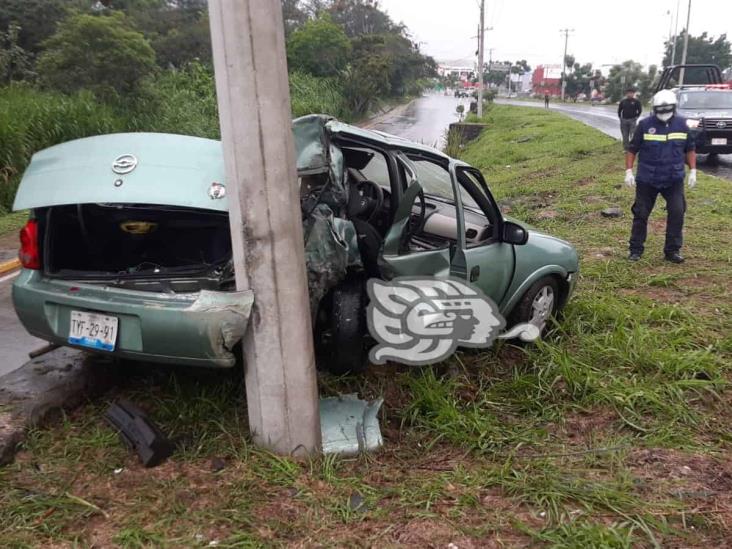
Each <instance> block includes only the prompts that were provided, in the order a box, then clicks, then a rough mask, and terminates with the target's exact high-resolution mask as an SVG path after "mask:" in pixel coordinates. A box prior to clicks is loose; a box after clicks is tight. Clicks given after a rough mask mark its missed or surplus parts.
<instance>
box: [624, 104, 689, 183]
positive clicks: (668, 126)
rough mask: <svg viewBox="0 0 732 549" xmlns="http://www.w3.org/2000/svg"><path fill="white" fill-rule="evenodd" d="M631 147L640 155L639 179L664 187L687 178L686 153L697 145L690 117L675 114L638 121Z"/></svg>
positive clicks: (639, 181)
mask: <svg viewBox="0 0 732 549" xmlns="http://www.w3.org/2000/svg"><path fill="white" fill-rule="evenodd" d="M628 150H629V151H630V152H633V153H635V154H637V155H638V171H637V173H636V176H635V178H636V181H638V183H645V184H648V185H652V186H654V187H657V188H663V187H670V186H671V185H673V184H674V183H679V182H683V181H684V176H685V175H686V173H685V170H684V163H685V162H686V153H688V152H689V151H693V150H695V144H694V137H693V136H692V134H691V132H690V131H689V128H688V127H687V126H686V118H684V117H682V116H679V115H674V116H673V117H672V118H671V120H669V121H668V122H661V121H660V120H659V119H658V118H657V117H656V116H655V115H651V116H649V117H647V118H644V119H643V120H641V121H640V122H638V127H637V128H636V130H635V134H634V135H633V140H632V141H631V142H630V145H629V146H628Z"/></svg>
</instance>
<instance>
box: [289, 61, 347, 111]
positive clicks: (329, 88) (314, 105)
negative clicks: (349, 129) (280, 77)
mask: <svg viewBox="0 0 732 549" xmlns="http://www.w3.org/2000/svg"><path fill="white" fill-rule="evenodd" d="M290 101H291V104H292V116H293V117H294V118H297V117H298V116H303V115H306V114H313V113H318V114H330V115H331V116H335V117H336V118H340V119H341V120H346V121H347V120H350V119H351V118H352V113H351V110H350V109H349V107H348V105H347V102H346V98H345V96H344V93H343V86H342V85H341V83H340V81H339V80H337V79H335V78H318V77H315V76H312V75H310V74H305V73H302V72H293V73H292V74H290Z"/></svg>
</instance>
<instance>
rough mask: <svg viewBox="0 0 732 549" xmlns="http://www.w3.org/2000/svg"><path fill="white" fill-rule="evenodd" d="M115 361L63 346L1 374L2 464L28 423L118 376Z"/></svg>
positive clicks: (68, 405)
mask: <svg viewBox="0 0 732 549" xmlns="http://www.w3.org/2000/svg"><path fill="white" fill-rule="evenodd" d="M114 372H115V370H114V367H113V366H112V363H111V362H109V361H107V360H104V359H99V358H95V357H92V356H89V355H87V354H86V353H84V352H82V351H77V350H74V349H68V348H61V349H57V350H55V351H53V352H50V353H48V354H45V355H43V356H40V357H37V358H35V359H33V360H31V361H29V362H27V363H26V364H24V365H23V366H21V367H20V368H18V369H17V370H14V371H12V372H10V373H9V374H5V375H4V376H1V377H0V465H5V464H7V463H10V462H12V461H13V458H14V457H15V454H16V452H17V449H18V445H19V444H20V443H21V442H22V441H23V439H24V438H25V432H26V429H27V428H28V427H31V426H33V425H37V424H38V423H40V422H42V421H43V420H44V419H45V418H47V417H48V416H49V415H50V414H51V413H53V412H54V411H56V410H59V409H61V408H63V409H70V408H73V407H74V406H77V405H79V404H80V403H82V402H83V401H84V400H85V399H86V398H87V397H89V396H91V395H94V394H99V393H100V392H102V391H103V390H104V389H106V388H107V387H108V386H109V383H110V381H111V380H112V379H114Z"/></svg>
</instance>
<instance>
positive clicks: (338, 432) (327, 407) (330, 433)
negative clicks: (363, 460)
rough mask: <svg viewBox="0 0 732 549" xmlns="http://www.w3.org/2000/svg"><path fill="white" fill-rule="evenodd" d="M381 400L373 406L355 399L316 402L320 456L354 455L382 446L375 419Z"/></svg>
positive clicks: (329, 399) (372, 403)
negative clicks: (318, 415) (321, 439)
mask: <svg viewBox="0 0 732 549" xmlns="http://www.w3.org/2000/svg"><path fill="white" fill-rule="evenodd" d="M383 402H384V399H383V398H378V399H376V400H374V401H373V402H368V401H365V400H361V399H359V398H358V397H357V396H356V395H340V396H337V397H329V398H321V399H320V430H321V432H322V437H323V453H324V454H345V455H354V454H359V453H361V452H367V451H369V450H376V449H377V448H379V447H381V445H382V444H383V443H384V439H383V438H382V436H381V429H380V428H379V420H378V418H377V415H378V413H379V409H380V408H381V405H382V403H383Z"/></svg>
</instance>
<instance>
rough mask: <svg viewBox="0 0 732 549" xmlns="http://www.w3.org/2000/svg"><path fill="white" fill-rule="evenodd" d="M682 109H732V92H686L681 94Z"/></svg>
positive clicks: (680, 103) (680, 106) (680, 104)
mask: <svg viewBox="0 0 732 549" xmlns="http://www.w3.org/2000/svg"><path fill="white" fill-rule="evenodd" d="M679 108H680V109H698V110H704V109H732V92H719V91H716V92H714V91H710V92H685V93H682V94H681V95H680V96H679Z"/></svg>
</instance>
